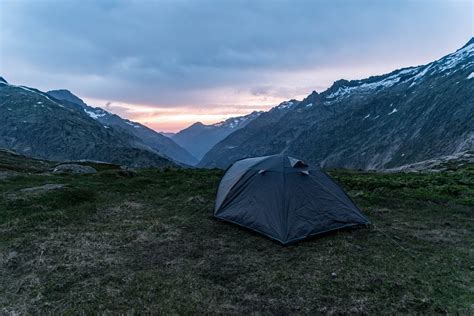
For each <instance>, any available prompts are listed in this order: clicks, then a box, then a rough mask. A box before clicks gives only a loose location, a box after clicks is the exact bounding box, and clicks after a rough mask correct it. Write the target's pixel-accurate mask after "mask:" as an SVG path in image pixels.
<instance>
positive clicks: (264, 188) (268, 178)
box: [214, 155, 370, 244]
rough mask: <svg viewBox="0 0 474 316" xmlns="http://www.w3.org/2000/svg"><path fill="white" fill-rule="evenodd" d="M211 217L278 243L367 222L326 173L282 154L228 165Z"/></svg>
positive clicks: (243, 160) (285, 242)
mask: <svg viewBox="0 0 474 316" xmlns="http://www.w3.org/2000/svg"><path fill="white" fill-rule="evenodd" d="M214 216H215V217H217V218H219V219H223V220H226V221H229V222H232V223H234V224H237V225H240V226H243V227H246V228H249V229H252V230H254V231H257V232H259V233H262V234H264V235H266V236H268V237H270V238H272V239H275V240H277V241H279V242H281V243H282V244H287V243H291V242H294V241H297V240H301V239H304V238H307V237H309V236H312V235H317V234H322V233H325V232H329V231H332V230H336V229H341V228H345V227H350V226H356V225H365V224H369V223H370V222H369V220H368V219H367V218H366V217H365V216H364V215H362V213H361V212H360V210H359V209H358V208H357V206H356V205H355V204H354V202H352V200H351V199H350V198H349V197H348V196H347V194H346V193H345V192H344V191H343V190H342V189H341V188H340V187H339V186H338V185H337V184H336V183H334V182H333V181H332V180H331V178H330V177H329V176H328V175H327V174H325V173H324V172H323V171H321V170H320V169H319V168H311V167H309V166H308V165H307V164H305V163H304V162H303V161H301V160H298V159H295V158H292V157H288V156H284V155H274V156H266V157H256V158H247V159H242V160H239V161H237V162H235V163H234V164H233V165H232V166H230V167H229V168H228V169H227V171H226V173H225V175H224V177H223V178H222V180H221V182H220V184H219V189H218V191H217V198H216V206H215V210H214Z"/></svg>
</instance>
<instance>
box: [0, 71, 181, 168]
mask: <svg viewBox="0 0 474 316" xmlns="http://www.w3.org/2000/svg"><path fill="white" fill-rule="evenodd" d="M132 144H135V145H132ZM0 147H1V148H6V149H11V150H14V151H16V152H18V153H20V154H24V155H27V156H33V157H38V158H46V159H51V160H70V159H72V160H78V159H87V160H97V161H104V162H111V163H116V164H122V165H129V166H134V167H145V166H166V165H174V163H173V162H171V161H170V160H168V159H166V158H165V157H163V156H161V155H160V154H159V153H158V152H156V151H153V150H152V149H150V148H149V147H147V146H145V145H143V144H140V143H139V140H138V139H137V138H135V137H133V136H131V135H129V134H126V133H123V132H121V131H120V130H116V129H114V128H110V127H108V126H104V125H103V124H101V123H100V122H97V121H96V120H94V119H92V118H91V117H90V116H89V115H87V114H86V113H85V112H83V111H79V110H77V109H75V108H74V107H69V106H68V105H66V104H65V103H64V104H63V103H62V102H61V101H59V100H56V99H54V98H52V97H50V96H48V95H47V94H45V93H43V92H41V91H39V90H36V89H32V88H28V87H23V86H15V85H11V84H8V83H7V82H6V81H5V80H2V81H0Z"/></svg>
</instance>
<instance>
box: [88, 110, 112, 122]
mask: <svg viewBox="0 0 474 316" xmlns="http://www.w3.org/2000/svg"><path fill="white" fill-rule="evenodd" d="M84 112H86V113H87V115H89V116H90V117H92V118H93V119H94V120H97V119H98V118H99V117H102V116H105V115H106V114H107V113H105V112H104V111H100V110H99V111H95V112H94V111H92V110H88V109H84Z"/></svg>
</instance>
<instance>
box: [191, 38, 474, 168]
mask: <svg viewBox="0 0 474 316" xmlns="http://www.w3.org/2000/svg"><path fill="white" fill-rule="evenodd" d="M283 106H285V105H283ZM272 111H274V110H271V111H269V112H267V113H263V114H262V115H260V116H259V117H258V118H257V119H255V120H253V121H252V122H251V123H249V124H248V125H247V126H246V127H245V128H242V129H240V130H238V131H236V132H235V133H232V134H230V135H229V136H228V137H226V138H225V139H224V140H222V141H221V142H220V143H218V144H216V146H214V147H213V148H212V149H211V150H210V151H209V152H208V153H207V154H206V155H205V156H204V157H203V159H202V160H201V162H200V165H201V166H206V167H216V166H217V167H226V166H228V165H229V164H230V163H232V162H233V161H235V160H237V159H241V158H244V157H249V156H261V155H268V154H275V153H288V154H291V155H294V156H297V157H300V158H303V159H306V160H308V161H310V162H312V163H319V164H321V165H322V166H325V167H348V168H362V169H384V168H393V167H397V166H401V165H406V164H410V163H415V162H418V161H423V160H428V159H433V158H437V157H440V156H446V155H452V154H455V153H459V152H463V151H469V150H473V149H474V39H471V40H470V41H469V42H468V43H467V44H466V45H464V46H463V47H462V48H460V49H459V50H457V51H456V52H454V53H452V54H449V55H447V56H445V57H442V58H440V59H439V60H436V61H434V62H432V63H429V64H426V65H421V66H416V67H408V68H403V69H398V70H395V71H393V72H391V73H388V74H385V75H380V76H373V77H370V78H367V79H363V80H351V81H348V80H338V81H336V82H335V83H334V84H333V85H332V86H331V87H330V88H329V89H327V90H326V91H324V92H322V93H320V94H318V93H316V92H313V93H311V94H310V95H309V96H308V97H306V98H305V99H304V100H303V101H302V102H300V103H298V104H297V105H294V106H291V107H290V110H288V111H287V112H286V113H285V114H284V115H282V116H281V117H279V118H278V119H273V120H269V119H268V117H269V116H271V112H272Z"/></svg>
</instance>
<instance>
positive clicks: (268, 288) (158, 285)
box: [0, 152, 474, 314]
mask: <svg viewBox="0 0 474 316" xmlns="http://www.w3.org/2000/svg"><path fill="white" fill-rule="evenodd" d="M30 165H31V166H30ZM20 166H21V167H20ZM48 170H49V162H42V161H39V160H31V159H28V158H25V157H18V156H15V155H12V154H11V153H8V152H0V173H2V172H3V173H4V177H3V178H2V180H1V181H0V232H1V234H0V236H1V238H0V284H2V286H1V287H0V311H1V312H2V313H5V314H25V313H31V314H76V313H79V314H83V313H86V314H88V313H92V314H95V313H100V314H102V313H105V314H111V313H114V314H115V313H117V314H125V313H128V314H134V313H143V314H147V313H153V314H155V313H161V314H215V313H221V314H249V313H262V314H328V313H331V314H349V313H360V314H472V313H473V312H474V310H473V305H472V302H473V299H474V297H473V292H472V284H474V274H473V269H474V266H473V262H474V257H473V253H472V249H473V248H474V235H473V234H472V231H473V230H474V222H473V221H472V218H473V209H474V190H473V189H474V182H473V181H474V166H473V165H472V164H467V165H463V166H462V167H459V168H457V169H456V168H452V169H451V170H450V171H443V172H436V173H383V174H381V173H374V172H357V171H344V170H333V171H330V174H331V175H332V176H333V177H334V178H335V179H336V180H337V181H338V182H340V183H341V184H342V185H343V187H344V188H345V189H346V190H347V192H348V193H349V195H350V196H351V197H352V198H353V199H354V200H355V202H356V203H357V204H358V205H359V206H360V207H361V209H362V210H363V212H364V214H366V215H367V216H368V217H369V219H370V220H371V221H372V223H373V224H374V226H373V227H371V228H367V229H358V230H346V231H340V232H337V233H333V234H329V235H326V236H320V237H318V238H313V239H310V240H307V241H304V242H301V243H298V244H296V245H292V246H287V247H283V246H281V245H280V244H277V243H274V242H272V241H270V240H268V239H266V238H264V237H262V236H260V235H258V234H255V233H251V232H249V231H247V230H244V229H241V228H239V227H236V226H234V225H232V224H227V223H224V222H221V221H218V220H214V219H213V217H212V210H213V201H214V195H215V191H216V186H217V183H218V181H219V179H220V177H221V176H222V174H223V172H222V171H220V170H202V169H201V170H199V169H172V168H171V169H170V168H167V169H163V170H160V169H144V170H137V171H129V172H124V171H123V170H120V169H119V168H118V167H115V168H113V166H109V167H108V168H106V169H105V170H99V172H98V173H96V174H89V175H77V176H73V175H67V174H62V175H59V174H52V173H49V172H48ZM45 184H54V185H50V186H48V187H45V186H44V185H45ZM39 187H40V188H42V189H38V188H39ZM46 188H49V189H46Z"/></svg>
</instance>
